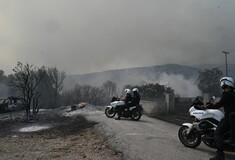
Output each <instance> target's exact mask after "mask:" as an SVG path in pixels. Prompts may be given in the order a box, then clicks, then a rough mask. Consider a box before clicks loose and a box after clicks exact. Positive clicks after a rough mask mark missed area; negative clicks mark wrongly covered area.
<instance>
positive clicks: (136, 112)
mask: <svg viewBox="0 0 235 160" xmlns="http://www.w3.org/2000/svg"><path fill="white" fill-rule="evenodd" d="M141 116H142V114H141V111H140V110H137V109H133V110H132V111H131V119H132V120H134V121H138V120H139V119H140V118H141Z"/></svg>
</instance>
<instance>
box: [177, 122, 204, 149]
mask: <svg viewBox="0 0 235 160" xmlns="http://www.w3.org/2000/svg"><path fill="white" fill-rule="evenodd" d="M188 130H189V127H188V126H181V127H180V129H179V131H178V137H179V139H180V142H181V143H182V144H183V145H184V146H186V147H189V148H196V147H197V146H199V145H200V144H201V136H200V135H198V134H197V133H196V132H194V131H191V133H189V134H188V133H187V132H188Z"/></svg>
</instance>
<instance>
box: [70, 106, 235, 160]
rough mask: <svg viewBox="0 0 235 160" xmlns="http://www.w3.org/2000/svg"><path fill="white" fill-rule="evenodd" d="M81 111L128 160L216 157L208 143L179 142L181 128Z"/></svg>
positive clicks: (231, 156)
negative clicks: (190, 145) (194, 147)
mask: <svg viewBox="0 0 235 160" xmlns="http://www.w3.org/2000/svg"><path fill="white" fill-rule="evenodd" d="M79 112H81V114H84V115H85V116H86V118H87V119H89V120H91V121H96V122H99V124H98V125H97V126H96V129H97V130H98V131H99V132H100V133H101V134H103V135H105V137H106V139H107V141H108V143H109V144H110V145H111V146H112V147H114V148H115V149H116V150H118V151H120V152H122V153H123V155H124V159H127V160H208V159H209V158H210V157H211V156H214V154H215V150H214V149H211V148H209V147H207V146H205V145H204V144H201V145H200V146H199V147H197V148H196V149H191V148H187V147H184V146H183V145H182V144H181V142H180V141H179V139H178V135H177V134H178V129H179V126H178V125H175V124H171V123H167V122H164V121H161V120H158V119H154V118H150V117H148V116H146V115H143V117H142V118H141V119H140V121H137V122H136V121H132V120H130V119H122V120H115V119H113V118H107V117H106V116H105V114H104V111H102V110H92V111H89V112H86V111H85V110H84V112H83V111H79ZM70 114H71V113H70ZM234 159H235V154H234V153H231V152H226V160H234Z"/></svg>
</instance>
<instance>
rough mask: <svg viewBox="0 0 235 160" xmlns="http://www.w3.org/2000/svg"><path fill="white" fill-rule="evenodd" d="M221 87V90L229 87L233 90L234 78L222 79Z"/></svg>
mask: <svg viewBox="0 0 235 160" xmlns="http://www.w3.org/2000/svg"><path fill="white" fill-rule="evenodd" d="M220 86H221V88H224V86H229V87H231V88H234V81H233V78H232V77H223V78H221V79H220Z"/></svg>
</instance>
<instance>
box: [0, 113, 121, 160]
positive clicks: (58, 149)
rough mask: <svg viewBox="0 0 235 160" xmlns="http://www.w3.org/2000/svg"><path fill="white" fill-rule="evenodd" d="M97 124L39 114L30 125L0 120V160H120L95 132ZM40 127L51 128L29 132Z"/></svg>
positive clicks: (17, 119) (119, 155) (22, 122)
mask: <svg viewBox="0 0 235 160" xmlns="http://www.w3.org/2000/svg"><path fill="white" fill-rule="evenodd" d="M96 124H97V123H95V122H90V121H87V120H86V119H85V118H84V117H82V116H76V117H61V116H58V115H56V114H51V113H47V114H45V113H43V114H39V116H38V117H37V118H36V120H33V121H31V122H30V123H29V122H26V121H25V120H24V119H22V118H16V119H9V120H4V121H1V120H0V126H1V128H0V146H1V148H0V155H1V156H0V159H16V160H17V159H20V160H28V159H32V160H41V159H43V160H49V159H50V160H51V159H58V160H60V159H61V160H66V159H69V160H80V159H84V160H88V159H91V160H101V159H102V160H103V159H107V160H109V159H110V160H122V159H123V158H122V154H121V153H118V152H116V151H114V150H113V149H111V148H110V146H109V145H108V144H107V143H106V142H105V140H104V138H103V137H102V136H101V135H99V134H98V133H97V132H96V131H95V129H94V126H95V125H96ZM43 126H44V127H45V128H46V126H47V127H48V126H50V127H51V128H47V129H45V128H41V129H42V130H39V131H37V132H31V130H33V129H38V128H40V127H43ZM20 131H24V132H20Z"/></svg>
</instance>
